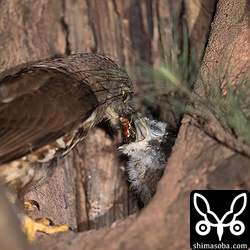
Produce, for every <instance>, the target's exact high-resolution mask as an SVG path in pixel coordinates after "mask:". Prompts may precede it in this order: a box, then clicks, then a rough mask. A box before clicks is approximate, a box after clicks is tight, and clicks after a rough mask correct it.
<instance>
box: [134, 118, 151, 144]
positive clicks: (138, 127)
mask: <svg viewBox="0 0 250 250" xmlns="http://www.w3.org/2000/svg"><path fill="white" fill-rule="evenodd" d="M133 124H134V128H135V131H136V139H135V141H136V142H139V141H143V140H144V139H145V138H146V137H147V134H148V129H147V123H146V121H145V119H144V118H143V117H136V118H134V121H133Z"/></svg>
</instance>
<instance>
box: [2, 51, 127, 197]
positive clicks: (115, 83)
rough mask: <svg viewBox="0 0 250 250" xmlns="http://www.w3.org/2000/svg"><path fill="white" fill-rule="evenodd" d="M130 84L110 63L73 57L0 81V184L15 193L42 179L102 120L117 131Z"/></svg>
mask: <svg viewBox="0 0 250 250" xmlns="http://www.w3.org/2000/svg"><path fill="white" fill-rule="evenodd" d="M131 87H132V83H131V80H130V79H129V77H128V75H127V74H126V72H125V71H124V70H123V69H122V68H121V67H120V66H119V65H118V64H117V63H116V62H114V61H112V60H111V59H109V58H107V57H104V56H100V55H97V54H88V53H83V54H75V55H71V56H68V57H64V58H59V59H55V60H52V61H46V62H41V63H38V64H35V65H32V66H29V67H27V68H24V69H22V70H21V71H19V72H17V73H16V74H15V75H11V76H7V77H5V78H4V79H2V80H1V81H0V181H2V182H3V183H5V184H8V185H9V186H12V187H13V188H14V190H16V191H17V192H21V191H23V190H24V189H25V188H27V187H28V186H29V185H33V184H34V183H35V182H38V181H41V180H44V179H45V178H46V177H47V176H48V175H50V174H51V172H52V169H53V167H52V165H53V164H51V162H53V160H56V159H57V158H58V157H62V156H64V155H66V154H67V153H68V152H69V151H70V150H71V149H72V148H73V147H74V146H75V145H76V144H77V143H78V142H79V141H81V140H82V139H83V138H84V136H85V135H86V134H87V133H88V131H89V130H90V129H91V128H92V127H93V126H95V125H96V124H97V123H99V122H100V121H101V120H103V119H108V120H110V121H111V123H112V124H113V125H114V126H115V127H117V126H119V124H120V121H119V117H120V116H123V115H124V114H126V113H127V112H128V110H129V107H128V106H127V104H126V101H127V99H128V96H129V95H130V93H131Z"/></svg>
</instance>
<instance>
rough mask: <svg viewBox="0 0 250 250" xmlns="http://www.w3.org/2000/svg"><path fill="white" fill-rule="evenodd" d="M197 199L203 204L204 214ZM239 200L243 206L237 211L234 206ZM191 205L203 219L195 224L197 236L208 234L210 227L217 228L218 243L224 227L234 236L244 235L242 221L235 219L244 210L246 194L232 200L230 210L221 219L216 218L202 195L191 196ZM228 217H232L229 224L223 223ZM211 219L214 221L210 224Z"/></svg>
mask: <svg viewBox="0 0 250 250" xmlns="http://www.w3.org/2000/svg"><path fill="white" fill-rule="evenodd" d="M199 199H200V202H203V204H205V209H206V211H205V212H204V211H202V210H204V208H203V209H201V208H199V206H198V202H197V201H198V200H199ZM240 199H243V205H242V207H241V208H240V209H239V210H238V211H237V209H236V206H235V204H236V203H239V202H240ZM193 203H194V207H195V209H196V211H197V212H198V213H199V214H200V215H201V216H202V217H203V218H204V219H203V220H200V221H199V222H197V224H196V226H195V230H196V232H197V233H198V234H199V235H201V236H204V235H207V234H209V232H210V230H211V227H215V228H217V235H218V238H219V241H221V239H222V235H223V233H224V228H225V227H229V229H230V232H231V233H232V234H233V235H236V236H238V235H241V234H243V233H244V231H245V225H244V224H243V222H242V221H240V220H237V219H236V218H237V216H239V215H240V214H241V213H242V212H243V211H244V209H245V208H246V205H247V195H246V193H242V194H239V195H237V196H236V197H235V198H234V199H233V201H232V203H231V206H230V210H229V211H227V212H226V213H225V214H224V215H223V216H222V218H221V219H219V218H218V216H217V215H216V214H215V213H214V212H213V211H211V210H210V205H209V203H208V201H207V199H206V198H205V197H204V196H203V195H201V194H198V193H195V194H194V196H193ZM200 204H201V203H200ZM229 215H230V216H232V217H233V218H232V220H231V221H230V222H229V223H225V220H226V218H227V217H228V216H229ZM209 219H210V220H209ZM211 219H214V220H213V222H211ZM215 221H216V223H214V222H215Z"/></svg>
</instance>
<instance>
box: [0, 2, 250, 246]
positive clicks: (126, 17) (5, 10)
mask: <svg viewBox="0 0 250 250" xmlns="http://www.w3.org/2000/svg"><path fill="white" fill-rule="evenodd" d="M205 2H207V1H205ZM228 2H230V6H231V7H230V8H229V5H228V4H227V3H228ZM173 3H174V1H170V0H169V1H167V0H158V1H149V0H143V1H139V0H130V1H122V0H114V1H97V0H75V1H73V0H65V1H55V2H53V3H52V2H51V1H48V0H47V1H46V0H42V1H39V3H38V2H34V1H31V0H26V1H23V2H22V3H19V2H18V1H17V0H11V1H7V0H3V1H1V2H0V12H1V14H0V32H1V39H0V51H4V52H5V53H4V54H3V56H2V57H1V58H0V65H1V71H4V70H7V69H10V68H12V67H15V66H18V65H20V64H24V63H31V62H33V61H36V60H42V59H45V58H50V57H54V56H57V55H60V54H69V53H76V52H97V53H101V54H105V55H107V56H109V57H111V58H112V59H114V60H116V61H118V62H119V63H120V64H121V65H124V66H130V67H131V66H135V65H136V64H137V62H138V59H137V58H140V59H143V60H145V61H147V62H149V63H152V64H153V65H157V64H158V63H159V61H160V59H161V53H162V51H161V48H162V46H160V45H159V44H160V43H161V42H162V44H164V46H166V45H167V46H166V47H164V49H168V47H169V48H171V46H172V45H173V41H172V38H171V36H170V35H169V34H171V29H172V26H171V25H173V24H171V21H170V20H169V19H168V18H169V17H168V14H169V13H171V10H172V9H171V7H172V5H171V4H173ZM246 3H247V1H246V0H237V1H236V0H230V1H227V0H221V1H219V4H218V7H217V12H216V16H217V18H216V19H215V21H214V23H213V27H214V31H213V32H214V33H213V32H212V33H211V36H210V43H209V47H208V48H207V50H206V56H205V58H204V62H203V67H204V66H205V65H207V63H208V61H211V59H212V61H214V62H215V61H218V60H223V59H221V58H217V55H218V53H219V52H220V48H218V50H214V49H213V46H214V45H213V44H214V43H215V41H216V40H215V37H213V34H216V36H217V38H218V39H219V38H220V39H221V44H223V43H226V42H228V38H229V35H230V36H232V37H230V39H235V40H239V41H245V40H244V36H245V35H246V33H245V32H247V31H249V28H246V26H245V22H247V16H246V15H244V13H245V10H246V9H245V8H246ZM204 4H205V3H203V5H202V6H204ZM209 13H210V14H209V18H210V19H212V18H211V16H212V14H211V13H212V11H211V12H209ZM224 13H227V15H225V14H224ZM180 15H181V14H180ZM232 17H234V18H233V19H232ZM209 18H208V19H209ZM220 20H223V23H222V22H220ZM242 20H243V22H242ZM224 23H228V24H230V27H234V26H238V27H241V29H242V30H243V31H244V30H245V31H244V32H238V33H232V34H231V33H228V32H226V31H225V29H224V28H225V26H223V25H224ZM166 24H169V25H168V26H166ZM196 25H197V29H200V30H202V29H201V26H202V22H199V21H198V20H197V22H196ZM190 26H192V25H191V24H190ZM208 29H209V27H208V26H206V28H205V29H204V30H203V32H204V33H202V34H203V36H204V37H205V34H207V33H208ZM215 30H219V31H220V32H218V33H215ZM193 34H194V33H193ZM241 39H242V40H241ZM194 40H196V39H194ZM235 40H234V41H235ZM231 41H232V40H230V43H231ZM204 43H205V39H204V41H203V45H202V46H204ZM193 46H194V47H195V46H198V44H196V45H194V43H193ZM234 46H235V48H237V51H241V49H242V48H243V47H244V43H242V42H240V43H235V45H234ZM227 48H228V50H230V46H229V47H227ZM244 51H245V50H244ZM244 53H245V52H244ZM208 55H209V56H208ZM213 59H214V60H213ZM230 63H231V64H232V65H233V64H234V58H233V59H232V60H231V62H230ZM242 63H243V62H242V61H237V65H238V67H237V72H238V70H241V69H242V68H243V67H244V65H242ZM211 65H212V64H211ZM215 66H216V65H213V66H211V68H209V71H208V73H210V72H211V74H212V72H213V69H214V67H215ZM241 67H242V68H241ZM14 70H16V69H13V70H11V71H8V72H13V71H14ZM237 72H236V73H237ZM239 72H241V71H239ZM3 74H7V73H6V72H5V73H3ZM140 84H141V83H138V84H137V85H136V86H135V91H136V92H138V93H139V94H143V91H142V90H141V89H140ZM197 88H199V80H198V81H197ZM140 109H141V107H139V108H138V110H140ZM104 131H106V132H104ZM120 143H121V138H120V137H119V136H111V135H109V134H108V133H107V130H106V129H105V130H103V127H98V128H95V129H94V130H93V131H92V132H91V133H89V134H88V136H87V137H86V138H85V140H84V141H83V142H82V143H81V144H79V145H78V146H77V148H76V149H75V150H74V151H73V152H71V153H70V154H69V155H68V156H67V157H65V158H64V159H63V160H62V161H61V162H59V164H58V168H57V169H56V171H55V173H54V175H53V177H52V178H50V179H49V180H48V182H47V183H46V184H44V185H42V186H38V187H34V188H33V190H32V191H31V192H30V193H28V194H27V196H26V197H27V198H29V199H34V200H36V201H37V202H38V203H39V204H40V211H36V212H35V213H34V214H33V216H34V217H44V216H45V217H48V218H50V219H52V221H53V222H54V223H55V224H62V223H66V224H68V225H69V226H70V227H71V228H72V229H73V231H71V232H67V233H62V234H58V235H54V236H47V235H42V234H41V235H39V240H38V241H37V243H36V245H37V246H39V247H40V248H41V249H105V248H109V249H135V248H136V249H187V248H189V195H190V192H191V191H192V190H194V189H208V188H214V189H218V188H220V189H225V188H226V189H228V188H231V189H235V188H245V189H249V184H248V183H249V176H250V173H249V167H248V165H249V159H248V158H246V157H244V156H241V155H239V154H235V152H234V151H233V150H232V149H229V148H227V147H225V146H223V145H221V144H220V143H219V142H218V141H217V140H214V139H212V138H211V137H210V136H208V135H207V133H205V132H204V131H203V130H202V129H201V128H198V127H196V126H195V125H194V124H193V120H192V118H190V117H188V116H186V117H185V118H184V119H183V120H182V125H181V128H180V131H179V134H178V138H177V141H176V144H175V146H174V150H173V153H172V155H171V157H170V159H169V163H168V166H167V169H166V171H165V172H164V176H163V178H162V179H161V181H160V183H159V186H158V189H157V193H156V195H155V197H154V198H153V200H152V202H151V203H150V204H149V205H148V206H147V207H146V208H145V209H143V210H142V211H141V212H140V213H139V214H137V215H133V216H130V217H128V216H129V215H130V214H132V213H134V212H136V211H138V208H137V206H136V202H135V201H134V200H133V199H131V194H130V192H129V189H128V185H127V183H126V175H125V173H124V171H123V168H124V164H125V163H124V161H122V160H121V159H119V157H118V155H117V153H116V147H117V146H118V145H119V144H120ZM239 162H240V163H241V164H240V167H239V166H238V164H239ZM225 173H226V174H225ZM240 173H244V175H243V174H240ZM221 176H223V177H225V178H224V179H223V181H224V182H223V181H222V178H221ZM126 217H128V218H127V219H124V218H126ZM117 220H119V221H117ZM115 221H116V222H115ZM103 227H105V228H104V229H102V230H89V229H99V228H103ZM85 230H89V231H85ZM81 231H84V232H81Z"/></svg>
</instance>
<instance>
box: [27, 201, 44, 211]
mask: <svg viewBox="0 0 250 250" xmlns="http://www.w3.org/2000/svg"><path fill="white" fill-rule="evenodd" d="M24 206H25V208H26V210H27V211H34V210H35V207H36V208H37V209H38V210H40V208H39V204H38V203H37V202H36V201H33V200H30V201H25V202H24Z"/></svg>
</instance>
